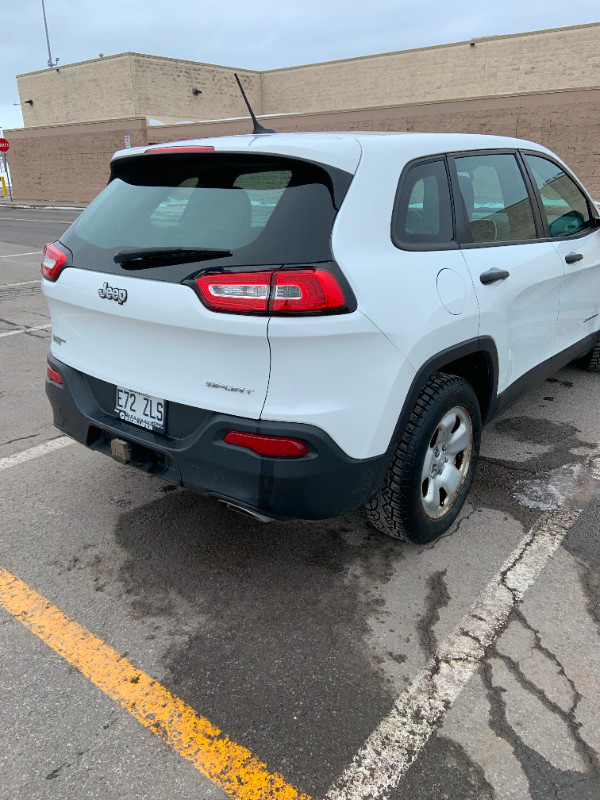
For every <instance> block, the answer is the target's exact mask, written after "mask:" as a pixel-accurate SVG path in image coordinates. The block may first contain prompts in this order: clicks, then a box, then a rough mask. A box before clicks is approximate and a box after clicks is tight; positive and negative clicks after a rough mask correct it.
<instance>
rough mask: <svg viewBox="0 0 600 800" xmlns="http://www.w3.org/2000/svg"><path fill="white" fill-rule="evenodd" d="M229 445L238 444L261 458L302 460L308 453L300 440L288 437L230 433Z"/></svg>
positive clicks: (226, 438) (228, 435)
mask: <svg viewBox="0 0 600 800" xmlns="http://www.w3.org/2000/svg"><path fill="white" fill-rule="evenodd" d="M225 441H226V442H227V444H236V445H238V446H239V447H247V448H248V449H249V450H253V451H254V452H255V453H258V454H259V455H261V456H274V457H275V458H301V457H302V456H305V455H306V454H307V453H308V447H307V446H306V445H305V444H304V442H303V441H301V440H300V439H290V438H288V437H287V436H262V435H261V434H258V433H244V432H243V431H229V433H228V434H227V436H226V437H225Z"/></svg>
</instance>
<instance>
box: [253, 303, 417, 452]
mask: <svg viewBox="0 0 600 800" xmlns="http://www.w3.org/2000/svg"><path fill="white" fill-rule="evenodd" d="M269 343H270V345H271V359H272V361H271V378H270V381H269V391H268V394H267V400H266V403H265V407H264V409H263V413H262V416H261V418H262V419H265V420H271V421H284V422H302V423H306V424H309V425H316V426H317V427H319V428H321V430H324V431H326V433H328V434H329V435H330V436H331V438H332V439H333V440H334V441H335V442H336V443H337V444H338V445H339V446H340V447H341V448H342V450H344V452H345V453H347V454H348V455H349V456H350V457H351V458H370V457H371V456H375V455H379V454H381V453H384V452H385V451H386V449H387V447H388V446H389V443H390V437H391V434H392V431H393V429H394V427H395V425H396V423H397V421H398V413H399V412H398V407H399V406H400V407H401V406H402V401H403V397H405V396H406V392H407V391H408V389H409V387H410V384H411V382H412V380H413V378H414V375H415V372H414V369H413V368H412V366H411V365H410V363H409V362H408V361H407V359H406V358H405V357H404V356H403V354H402V353H400V352H399V351H398V349H397V348H396V347H395V346H394V345H393V344H392V343H391V342H390V341H388V339H386V337H385V336H384V335H383V334H382V333H381V331H380V330H379V329H378V328H377V327H376V326H375V325H374V324H373V323H372V322H371V321H370V320H368V319H367V318H366V317H365V316H364V315H363V314H361V313H360V312H359V311H356V312H354V313H353V314H340V315H337V316H329V317H327V316H325V317H301V318H296V319H287V318H281V317H273V318H272V319H271V321H270V322H269Z"/></svg>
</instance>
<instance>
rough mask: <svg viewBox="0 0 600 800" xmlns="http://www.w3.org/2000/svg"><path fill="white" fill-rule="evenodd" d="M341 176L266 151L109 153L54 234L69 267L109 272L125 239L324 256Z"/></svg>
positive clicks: (242, 258) (283, 256)
mask: <svg viewBox="0 0 600 800" xmlns="http://www.w3.org/2000/svg"><path fill="white" fill-rule="evenodd" d="M350 180H351V176H350V175H349V174H348V173H345V172H342V171H341V170H336V169H334V168H325V167H322V166H319V165H316V164H312V163H308V162H305V161H301V160H297V159H287V158H279V157H272V156H271V157H265V156H246V155H242V156H238V155H232V154H219V153H202V154H185V155H184V154H162V155H155V156H153V155H147V156H138V157H131V158H126V159H122V160H117V161H116V162H114V164H113V172H112V175H111V180H110V182H109V184H108V186H107V187H106V189H104V191H103V192H102V193H101V194H100V195H99V196H98V197H97V198H96V200H94V202H93V203H92V204H91V205H90V206H89V207H88V209H87V210H86V211H85V212H84V213H83V214H82V215H81V216H80V217H79V218H78V219H77V221H76V222H75V223H74V224H73V225H72V226H71V228H69V230H68V231H67V233H66V234H65V235H64V236H63V237H62V238H61V241H62V242H63V243H64V244H65V245H67V247H69V249H70V250H71V251H72V253H73V265H74V266H76V267H84V268H88V269H99V270H101V271H110V272H120V270H121V266H120V265H119V264H116V263H115V262H114V260H113V256H114V255H115V253H117V252H119V251H122V250H123V249H127V248H134V249H148V248H154V247H157V248H171V247H172V248H178V247H184V248H200V249H203V248H206V249H208V250H223V251H229V252H230V253H231V255H227V256H222V257H219V258H218V266H231V265H235V266H253V265H264V264H268V265H272V264H297V263H302V262H315V261H328V260H331V258H332V256H331V247H330V236H331V229H332V226H333V221H334V219H335V214H336V205H338V206H339V202H340V195H341V196H343V194H344V193H345V191H346V190H347V188H348V186H349V184H350ZM210 263H211V261H210V260H208V261H206V260H203V262H202V268H203V269H205V268H206V266H207V265H210ZM165 270H166V272H167V273H168V274H169V275H168V277H167V275H165V274H164V273H165ZM195 271H198V267H197V268H196V269H195V270H191V271H190V264H189V263H188V264H183V265H182V264H178V265H176V266H175V265H171V266H168V267H165V266H161V267H152V268H151V269H148V268H146V269H144V275H145V277H157V278H163V279H167V280H181V279H183V278H184V277H186V276H187V275H189V274H193V272H195ZM128 272H129V273H130V274H131V268H129V269H128ZM152 273H163V274H162V275H161V274H156V275H153V274H152Z"/></svg>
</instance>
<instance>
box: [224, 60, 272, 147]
mask: <svg viewBox="0 0 600 800" xmlns="http://www.w3.org/2000/svg"><path fill="white" fill-rule="evenodd" d="M233 75H234V77H235V79H236V81H237V84H238V86H239V87H240V92H241V93H242V97H243V98H244V103H246V105H247V106H248V111H249V112H250V116H251V117H252V122H253V123H254V130H253V131H252V133H277V131H275V130H273V128H265V127H263V126H262V125H261V124H260V122H259V121H258V120H257V119H256V116H255V115H254V111H252V108H251V106H250V103H249V102H248V98H247V97H246V92H245V91H244V87H243V86H242V84H241V83H240V79H239V78H238V75H237V72H234V73H233Z"/></svg>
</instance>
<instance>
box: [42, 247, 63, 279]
mask: <svg viewBox="0 0 600 800" xmlns="http://www.w3.org/2000/svg"><path fill="white" fill-rule="evenodd" d="M66 260H67V256H66V254H65V253H63V252H62V250H59V249H58V247H55V246H54V245H53V244H52V243H48V244H47V245H46V246H45V247H44V255H43V256H42V275H43V276H44V278H46V280H47V281H55V280H56V279H57V278H58V276H59V275H60V271H61V270H62V268H63V264H64V263H65V261H66Z"/></svg>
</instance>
